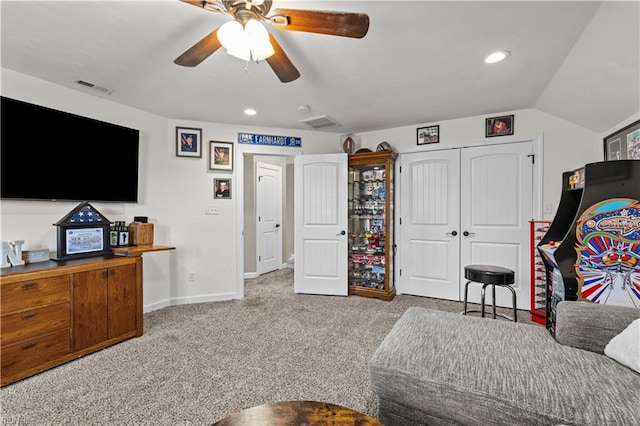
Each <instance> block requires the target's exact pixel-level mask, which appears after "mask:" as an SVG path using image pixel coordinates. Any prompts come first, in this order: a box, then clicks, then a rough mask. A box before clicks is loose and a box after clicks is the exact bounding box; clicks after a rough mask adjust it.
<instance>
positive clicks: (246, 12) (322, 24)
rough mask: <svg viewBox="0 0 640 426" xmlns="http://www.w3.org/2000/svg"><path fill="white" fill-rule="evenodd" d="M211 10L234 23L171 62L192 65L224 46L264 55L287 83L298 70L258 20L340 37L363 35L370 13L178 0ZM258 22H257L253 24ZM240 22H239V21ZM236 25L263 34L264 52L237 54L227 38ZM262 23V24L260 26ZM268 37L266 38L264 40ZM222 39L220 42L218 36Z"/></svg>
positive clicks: (255, 1)
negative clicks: (238, 51)
mask: <svg viewBox="0 0 640 426" xmlns="http://www.w3.org/2000/svg"><path fill="white" fill-rule="evenodd" d="M180 1H182V2H184V3H188V4H190V5H193V6H197V7H200V8H203V9H206V10H209V11H212V12H220V13H224V14H226V15H230V16H232V17H233V18H234V21H231V22H234V24H230V23H229V22H228V23H226V24H224V25H222V26H221V27H220V28H216V29H215V30H213V31H212V32H211V33H209V34H208V35H206V36H205V37H204V38H203V39H202V40H200V41H199V42H197V43H196V44H195V45H193V46H192V47H191V48H189V49H188V50H187V51H185V52H184V53H183V54H182V55H180V56H179V57H177V58H176V59H175V60H174V61H173V62H175V63H176V64H178V65H182V66H185V67H195V66H196V65H198V64H199V63H200V62H202V61H203V60H205V59H206V58H207V57H209V55H211V54H212V53H213V52H215V51H216V50H218V49H219V48H220V47H223V46H224V47H225V48H226V49H227V53H229V54H231V55H233V56H238V57H243V58H244V59H247V60H249V59H250V58H253V59H254V60H256V61H258V60H261V59H265V60H266V61H267V63H268V64H269V66H271V68H272V69H273V71H274V72H275V73H276V75H277V76H278V78H279V79H280V81H281V82H283V83H288V82H290V81H293V80H295V79H297V78H298V77H300V72H299V71H298V70H297V69H296V67H295V66H294V65H293V64H292V63H291V61H290V60H289V58H288V57H287V55H286V54H285V53H284V51H283V50H282V47H280V44H278V42H277V40H276V39H275V37H274V36H273V35H272V34H270V33H268V32H267V31H266V29H265V28H264V26H263V25H262V23H261V22H260V21H265V22H270V23H271V24H273V26H274V27H275V28H277V29H280V30H286V31H303V32H308V33H317V34H327V35H334V36H340V37H351V38H362V37H364V36H365V35H366V34H367V31H368V30H369V16H368V15H367V14H365V13H350V12H334V11H323V10H302V9H273V10H271V6H272V3H273V0H180ZM256 23H258V24H259V25H258V26H256V25H255V24H256ZM238 24H240V25H238ZM234 25H235V26H236V27H238V28H236V29H235V31H236V32H237V31H240V32H242V31H244V33H252V32H258V33H260V34H261V36H262V37H264V41H263V47H264V48H265V49H266V52H265V53H256V51H254V49H251V55H250V56H249V51H248V50H246V51H245V53H243V54H242V55H236V54H234V52H233V49H234V48H233V47H229V46H228V43H227V42H226V41H227V40H228V39H230V36H228V35H226V34H222V33H223V32H225V33H227V32H228V31H227V28H225V27H229V28H230V27H231V26H234ZM260 27H261V28H260ZM267 37H268V42H269V43H267V42H266V40H267ZM220 39H222V42H221V40H220Z"/></svg>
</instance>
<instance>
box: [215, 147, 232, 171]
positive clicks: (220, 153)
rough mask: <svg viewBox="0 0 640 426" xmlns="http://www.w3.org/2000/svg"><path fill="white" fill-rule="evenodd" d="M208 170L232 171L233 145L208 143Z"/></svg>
mask: <svg viewBox="0 0 640 426" xmlns="http://www.w3.org/2000/svg"><path fill="white" fill-rule="evenodd" d="M209 170H228V171H233V143H231V142H216V141H209Z"/></svg>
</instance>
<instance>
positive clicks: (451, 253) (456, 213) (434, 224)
mask: <svg viewBox="0 0 640 426" xmlns="http://www.w3.org/2000/svg"><path fill="white" fill-rule="evenodd" d="M400 179H401V181H400V184H401V191H402V195H401V197H400V203H401V224H400V233H401V237H400V244H399V250H400V252H399V254H400V268H401V275H400V280H399V284H398V286H397V289H398V291H399V292H400V293H405V294H413V295H416V296H428V297H437V298H441V299H451V300H458V299H459V275H460V272H459V263H458V262H459V255H460V196H459V194H460V152H459V150H457V149H450V150H442V151H428V152H421V153H416V154H411V155H407V156H404V158H403V160H402V173H401V174H400Z"/></svg>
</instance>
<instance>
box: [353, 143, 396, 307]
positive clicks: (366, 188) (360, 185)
mask: <svg viewBox="0 0 640 426" xmlns="http://www.w3.org/2000/svg"><path fill="white" fill-rule="evenodd" d="M396 158H397V154H396V153H394V152H393V151H377V152H367V153H360V154H352V155H349V190H348V207H349V231H348V232H349V235H348V237H349V240H348V241H349V247H348V250H349V254H348V256H349V259H348V265H349V269H348V274H349V294H354V295H358V296H364V297H375V298H378V299H382V300H385V301H390V300H391V299H393V298H394V297H395V295H396V288H395V285H394V282H393V263H394V254H395V248H396V246H395V241H394V229H393V225H394V208H393V200H394V193H393V190H394V188H393V186H394V184H393V181H394V167H395V161H396Z"/></svg>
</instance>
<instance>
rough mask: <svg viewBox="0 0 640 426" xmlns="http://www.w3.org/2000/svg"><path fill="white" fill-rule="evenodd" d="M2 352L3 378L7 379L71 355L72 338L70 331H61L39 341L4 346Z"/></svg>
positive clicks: (0, 354) (24, 341) (0, 358)
mask: <svg viewBox="0 0 640 426" xmlns="http://www.w3.org/2000/svg"><path fill="white" fill-rule="evenodd" d="M1 351H2V352H1V353H0V360H1V361H0V362H1V364H2V377H6V376H10V375H13V374H16V373H20V372H22V371H25V370H28V369H30V368H33V367H37V366H39V365H41V364H44V363H45V362H49V361H52V360H55V359H57V358H60V357H62V356H64V355H67V354H69V353H70V352H71V336H70V332H69V330H64V331H59V332H57V333H54V334H49V335H47V336H43V337H39V338H37V339H31V340H23V341H22V342H20V343H16V344H13V345H9V346H3V347H2V350H1Z"/></svg>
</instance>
